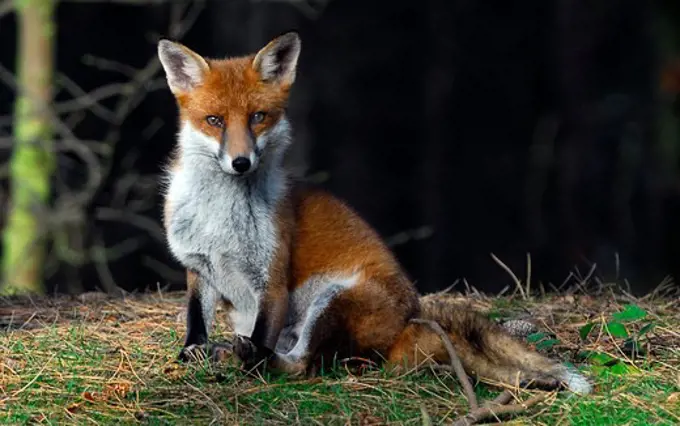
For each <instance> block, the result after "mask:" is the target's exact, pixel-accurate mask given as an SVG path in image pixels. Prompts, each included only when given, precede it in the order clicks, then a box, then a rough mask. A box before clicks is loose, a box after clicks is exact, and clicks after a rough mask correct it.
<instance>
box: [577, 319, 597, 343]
mask: <svg viewBox="0 0 680 426" xmlns="http://www.w3.org/2000/svg"><path fill="white" fill-rule="evenodd" d="M593 327H595V324H593V323H592V322H589V323H588V324H586V325H584V326H583V327H581V328H580V329H579V331H578V335H579V336H581V340H586V338H587V337H588V335H589V334H590V332H591V331H592V329H593Z"/></svg>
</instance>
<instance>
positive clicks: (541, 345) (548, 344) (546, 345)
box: [536, 339, 561, 351]
mask: <svg viewBox="0 0 680 426" xmlns="http://www.w3.org/2000/svg"><path fill="white" fill-rule="evenodd" d="M560 343H561V342H560V340H559V339H548V340H543V341H541V342H538V343H536V349H537V350H539V351H542V350H546V349H550V348H552V347H553V346H555V345H559V344H560Z"/></svg>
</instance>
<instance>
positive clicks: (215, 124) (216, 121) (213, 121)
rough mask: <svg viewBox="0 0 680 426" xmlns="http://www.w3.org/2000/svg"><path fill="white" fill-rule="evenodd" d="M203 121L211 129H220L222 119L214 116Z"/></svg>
mask: <svg viewBox="0 0 680 426" xmlns="http://www.w3.org/2000/svg"><path fill="white" fill-rule="evenodd" d="M205 121H207V122H208V124H210V125H211V126H213V127H222V119H221V118H220V117H218V116H216V115H209V116H207V117H205Z"/></svg>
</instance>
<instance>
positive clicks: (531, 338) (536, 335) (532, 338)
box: [527, 331, 548, 343]
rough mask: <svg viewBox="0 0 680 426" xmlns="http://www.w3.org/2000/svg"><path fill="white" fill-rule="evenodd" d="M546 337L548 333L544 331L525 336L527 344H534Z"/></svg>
mask: <svg viewBox="0 0 680 426" xmlns="http://www.w3.org/2000/svg"><path fill="white" fill-rule="evenodd" d="M546 337H548V333H546V332H544V331H539V332H538V333H532V334H530V335H528V336H527V342H529V343H536V342H538V341H540V340H542V339H544V338H546Z"/></svg>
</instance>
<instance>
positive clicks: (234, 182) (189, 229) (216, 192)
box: [166, 155, 278, 334]
mask: <svg viewBox="0 0 680 426" xmlns="http://www.w3.org/2000/svg"><path fill="white" fill-rule="evenodd" d="M182 162H183V163H182V167H181V168H180V169H179V170H177V171H172V172H170V173H169V176H168V178H169V179H168V187H167V192H166V200H167V202H168V203H170V206H169V207H170V211H171V216H170V218H169V221H168V230H167V239H168V245H169V248H170V250H171V251H172V253H173V254H174V256H175V257H176V258H177V259H178V261H179V262H181V263H182V264H183V265H184V266H185V267H187V268H190V269H193V270H195V271H197V272H198V274H199V275H200V277H201V285H209V286H212V287H213V288H214V289H215V290H216V291H217V293H218V294H219V295H220V296H221V297H223V298H225V299H227V300H229V301H230V302H231V303H232V304H233V305H234V309H235V312H234V314H235V315H236V316H237V317H238V318H239V321H238V323H239V324H243V325H242V326H240V325H239V324H234V326H235V328H244V330H241V332H242V333H241V334H249V333H248V330H247V329H249V328H252V324H251V323H252V322H254V318H255V316H256V315H257V307H258V304H259V303H258V299H259V295H260V294H261V293H262V291H263V290H264V288H265V286H266V284H267V280H268V274H269V268H270V265H271V262H272V259H273V257H274V254H275V252H276V248H277V243H278V241H277V229H276V222H275V209H276V202H277V198H278V197H276V196H275V195H276V194H271V193H270V192H269V191H268V190H267V189H268V188H270V187H271V185H267V182H266V178H267V177H268V176H267V175H265V172H266V170H263V171H262V174H260V175H259V176H257V175H252V176H248V177H238V176H232V175H228V174H226V173H224V172H223V171H222V170H221V169H220V168H219V166H218V165H217V163H215V162H214V159H212V158H210V157H208V156H205V155H197V156H194V157H187V158H183V159H182ZM257 172H260V171H259V170H258V171H257Z"/></svg>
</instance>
